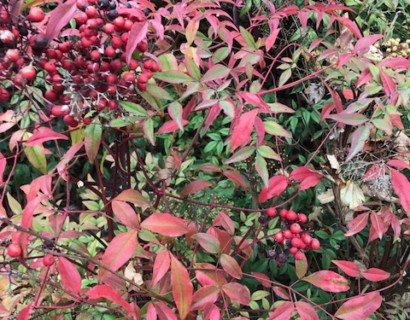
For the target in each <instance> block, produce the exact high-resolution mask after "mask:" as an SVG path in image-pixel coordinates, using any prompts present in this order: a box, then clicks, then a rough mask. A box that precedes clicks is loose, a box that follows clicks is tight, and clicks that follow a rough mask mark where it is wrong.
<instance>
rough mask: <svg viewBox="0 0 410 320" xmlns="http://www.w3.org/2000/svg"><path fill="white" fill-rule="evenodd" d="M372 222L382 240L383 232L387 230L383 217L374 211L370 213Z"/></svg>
mask: <svg viewBox="0 0 410 320" xmlns="http://www.w3.org/2000/svg"><path fill="white" fill-rule="evenodd" d="M370 222H371V224H372V227H373V228H374V230H375V232H376V235H377V237H378V238H379V239H380V240H381V239H382V237H383V234H384V233H385V232H386V231H387V228H386V227H385V226H384V223H383V220H382V217H381V216H380V215H378V214H377V213H376V212H372V213H371V214H370Z"/></svg>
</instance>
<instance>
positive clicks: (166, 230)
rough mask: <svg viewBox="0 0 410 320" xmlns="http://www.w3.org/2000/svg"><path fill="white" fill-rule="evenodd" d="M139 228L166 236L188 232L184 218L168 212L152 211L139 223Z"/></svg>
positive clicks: (176, 235)
mask: <svg viewBox="0 0 410 320" xmlns="http://www.w3.org/2000/svg"><path fill="white" fill-rule="evenodd" d="M141 228H144V229H147V230H149V231H152V232H155V233H159V234H161V235H163V236H167V237H179V236H182V235H183V234H186V233H188V227H187V224H186V221H185V220H182V219H181V218H178V217H175V216H173V215H172V214H169V213H153V214H151V215H150V216H149V217H148V218H147V219H145V220H144V221H143V222H142V223H141Z"/></svg>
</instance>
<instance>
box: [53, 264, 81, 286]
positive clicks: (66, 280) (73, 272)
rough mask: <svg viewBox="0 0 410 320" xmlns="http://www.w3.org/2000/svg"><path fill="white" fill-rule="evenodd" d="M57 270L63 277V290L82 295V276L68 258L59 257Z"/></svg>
mask: <svg viewBox="0 0 410 320" xmlns="http://www.w3.org/2000/svg"><path fill="white" fill-rule="evenodd" d="M57 270H58V273H59V274H60V277H61V283H62V287H63V289H64V290H67V291H70V292H72V293H75V294H80V291H81V276H80V273H79V272H78V270H77V269H76V267H75V266H74V265H73V264H72V263H71V262H70V261H69V260H67V259H66V258H64V257H59V258H58V263H57Z"/></svg>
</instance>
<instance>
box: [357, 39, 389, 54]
mask: <svg viewBox="0 0 410 320" xmlns="http://www.w3.org/2000/svg"><path fill="white" fill-rule="evenodd" d="M381 38H383V36H382V35H381V34H372V35H369V36H365V37H363V38H361V39H359V41H357V43H356V45H355V46H354V49H353V53H355V54H357V53H358V54H365V53H366V52H368V51H369V50H370V46H371V45H372V44H374V43H375V42H376V41H377V40H379V39H381Z"/></svg>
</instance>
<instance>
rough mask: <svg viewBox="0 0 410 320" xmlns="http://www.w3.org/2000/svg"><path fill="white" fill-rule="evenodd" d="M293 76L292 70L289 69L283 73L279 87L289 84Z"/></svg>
mask: <svg viewBox="0 0 410 320" xmlns="http://www.w3.org/2000/svg"><path fill="white" fill-rule="evenodd" d="M291 75H292V69H287V70H285V71H283V72H282V74H281V75H280V77H279V84H278V85H279V87H281V86H283V85H284V84H285V83H286V82H288V80H289V78H290V76H291Z"/></svg>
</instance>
